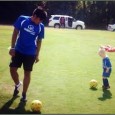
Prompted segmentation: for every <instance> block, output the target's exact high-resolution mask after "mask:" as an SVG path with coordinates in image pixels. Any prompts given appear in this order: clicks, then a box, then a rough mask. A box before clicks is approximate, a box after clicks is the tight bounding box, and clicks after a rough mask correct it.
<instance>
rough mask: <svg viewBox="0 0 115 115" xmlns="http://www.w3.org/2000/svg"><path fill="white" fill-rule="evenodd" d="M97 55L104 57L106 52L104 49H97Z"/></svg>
mask: <svg viewBox="0 0 115 115" xmlns="http://www.w3.org/2000/svg"><path fill="white" fill-rule="evenodd" d="M98 53H99V54H104V55H106V51H105V49H104V48H99V52H98Z"/></svg>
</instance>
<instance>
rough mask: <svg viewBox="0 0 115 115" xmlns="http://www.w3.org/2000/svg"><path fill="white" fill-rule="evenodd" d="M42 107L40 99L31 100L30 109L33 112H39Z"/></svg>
mask: <svg viewBox="0 0 115 115" xmlns="http://www.w3.org/2000/svg"><path fill="white" fill-rule="evenodd" d="M41 108H42V102H41V101H40V100H33V101H32V102H31V110H32V111H33V112H39V111H40V110H41Z"/></svg>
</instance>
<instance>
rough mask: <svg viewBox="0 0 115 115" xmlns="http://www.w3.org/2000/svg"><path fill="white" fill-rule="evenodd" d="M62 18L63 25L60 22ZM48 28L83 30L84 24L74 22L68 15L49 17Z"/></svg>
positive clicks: (78, 21) (77, 21)
mask: <svg viewBox="0 0 115 115" xmlns="http://www.w3.org/2000/svg"><path fill="white" fill-rule="evenodd" d="M62 18H64V24H61V22H60V20H61V19H62ZM48 26H50V27H54V28H61V27H62V28H75V29H85V23H84V22H83V21H80V20H75V19H74V18H73V17H71V16H68V15H51V18H50V19H49V24H48Z"/></svg>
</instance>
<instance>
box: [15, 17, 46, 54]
mask: <svg viewBox="0 0 115 115" xmlns="http://www.w3.org/2000/svg"><path fill="white" fill-rule="evenodd" d="M14 27H15V28H16V29H17V30H19V34H18V38H17V41H16V44H15V49H16V50H17V51H19V52H21V53H23V54H27V55H35V54H36V48H37V46H36V40H37V39H40V40H41V39H43V38H44V25H43V24H42V23H40V24H38V25H37V24H35V23H34V22H32V20H31V17H29V16H22V15H21V16H20V17H19V18H18V19H17V20H16V22H15V23H14Z"/></svg>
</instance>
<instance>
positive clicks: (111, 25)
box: [107, 24, 115, 31]
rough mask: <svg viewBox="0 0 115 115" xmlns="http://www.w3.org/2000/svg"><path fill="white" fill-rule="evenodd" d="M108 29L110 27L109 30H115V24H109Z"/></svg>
mask: <svg viewBox="0 0 115 115" xmlns="http://www.w3.org/2000/svg"><path fill="white" fill-rule="evenodd" d="M107 29H108V30H109V31H115V24H108V27H107Z"/></svg>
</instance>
